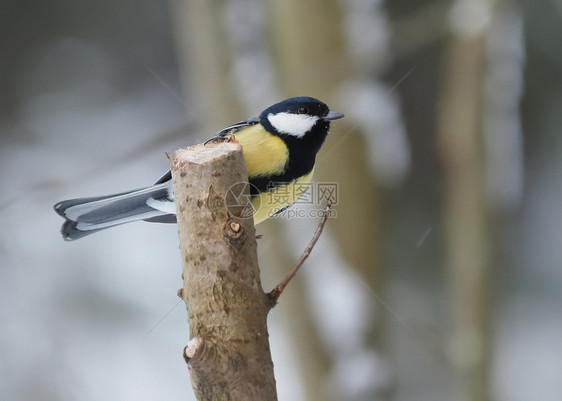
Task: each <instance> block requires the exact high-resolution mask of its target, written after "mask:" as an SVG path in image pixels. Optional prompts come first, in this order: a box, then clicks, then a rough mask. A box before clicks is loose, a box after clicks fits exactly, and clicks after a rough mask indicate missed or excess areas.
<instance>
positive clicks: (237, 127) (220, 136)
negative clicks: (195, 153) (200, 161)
mask: <svg viewBox="0 0 562 401" xmlns="http://www.w3.org/2000/svg"><path fill="white" fill-rule="evenodd" d="M259 122H260V120H258V119H257V118H250V119H248V120H244V121H240V122H238V123H236V124H232V125H230V126H228V127H226V128H224V129H222V130H220V131H219V132H217V133H216V134H215V135H213V136H212V137H211V138H210V139H207V140H206V141H205V144H207V143H209V142H211V141H216V140H221V139H225V138H226V136H227V135H228V134H233V133H235V132H238V131H240V130H241V129H244V128H247V127H251V126H252V125H256V124H258V123H259Z"/></svg>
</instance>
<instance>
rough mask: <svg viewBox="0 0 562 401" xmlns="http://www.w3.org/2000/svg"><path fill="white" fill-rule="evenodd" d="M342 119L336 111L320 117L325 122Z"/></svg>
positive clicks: (341, 115) (340, 114)
mask: <svg viewBox="0 0 562 401" xmlns="http://www.w3.org/2000/svg"><path fill="white" fill-rule="evenodd" d="M342 117H343V114H342V113H338V112H337V111H330V112H329V113H328V114H326V115H325V116H324V117H322V119H323V120H325V121H333V120H337V119H339V118H342Z"/></svg>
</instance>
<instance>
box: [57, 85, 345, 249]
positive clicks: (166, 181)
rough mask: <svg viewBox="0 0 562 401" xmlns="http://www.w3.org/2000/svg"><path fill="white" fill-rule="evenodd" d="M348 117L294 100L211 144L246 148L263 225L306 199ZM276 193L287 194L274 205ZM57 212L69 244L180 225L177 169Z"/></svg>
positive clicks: (257, 218) (62, 205) (311, 101)
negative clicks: (117, 231)
mask: <svg viewBox="0 0 562 401" xmlns="http://www.w3.org/2000/svg"><path fill="white" fill-rule="evenodd" d="M342 117H344V115H343V114H342V113H338V112H335V111H330V109H329V108H328V106H327V105H326V104H325V103H323V102H321V101H320V100H318V99H315V98H313V97H307V96H298V97H292V98H289V99H286V100H283V101H281V102H278V103H276V104H274V105H272V106H270V107H268V108H266V109H265V110H264V111H263V112H262V113H261V114H260V115H259V117H257V118H250V119H247V120H244V121H240V122H238V123H236V124H233V125H230V126H228V127H226V128H224V129H222V130H221V131H219V132H217V133H216V134H215V135H213V136H212V137H211V138H210V139H209V140H207V141H206V142H205V144H207V143H208V142H210V141H217V140H225V139H228V138H230V136H231V135H233V136H234V137H235V138H236V140H237V141H238V142H239V143H240V144H241V145H242V152H243V156H244V162H245V164H246V170H247V173H248V182H249V186H250V199H251V204H252V206H253V207H255V211H254V213H253V216H252V217H253V219H254V224H258V223H261V222H262V221H264V220H266V219H267V218H269V217H272V216H273V215H275V214H276V213H280V212H281V211H283V210H284V209H286V208H288V207H290V206H291V205H292V204H294V203H295V202H296V201H297V200H298V198H299V197H300V196H301V195H302V193H299V190H296V188H305V187H306V184H309V183H310V182H311V180H312V175H313V172H314V165H315V160H316V155H317V153H318V151H319V150H320V148H321V147H322V144H323V143H324V141H325V139H326V137H327V135H328V133H329V130H330V122H331V121H334V120H337V119H340V118H342ZM301 192H302V191H301ZM276 193H279V194H281V193H282V194H283V196H279V197H278V199H277V202H272V201H271V199H272V198H273V196H274V195H275V194H276ZM279 202H281V204H280V203H279ZM258 205H259V207H258ZM264 205H265V206H264ZM54 209H55V211H56V212H57V213H58V214H59V215H60V216H62V217H63V218H64V219H65V221H64V223H63V225H62V227H61V234H62V236H63V238H64V239H65V240H67V241H72V240H76V239H79V238H82V237H85V236H87V235H90V234H93V233H95V232H98V231H100V230H104V229H107V228H110V227H114V226H117V225H121V224H125V223H129V222H133V221H138V220H144V221H148V222H161V223H175V222H176V221H177V220H176V208H175V203H174V195H173V188H172V174H171V170H168V171H167V172H166V173H165V174H164V175H162V177H161V178H160V179H158V180H157V181H156V183H155V184H154V185H152V186H150V187H146V188H141V189H137V190H132V191H127V192H122V193H118V194H114V195H106V196H96V197H88V198H78V199H69V200H64V201H61V202H58V203H56V204H55V205H54Z"/></svg>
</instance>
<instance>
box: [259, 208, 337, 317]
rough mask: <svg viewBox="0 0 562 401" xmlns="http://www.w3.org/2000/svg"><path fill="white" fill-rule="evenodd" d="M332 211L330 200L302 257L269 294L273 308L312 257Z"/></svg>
mask: <svg viewBox="0 0 562 401" xmlns="http://www.w3.org/2000/svg"><path fill="white" fill-rule="evenodd" d="M331 209H332V201H331V200H328V202H327V203H326V208H325V209H324V214H323V215H322V219H320V223H318V227H316V231H315V232H314V235H313V236H312V239H311V240H310V242H309V243H308V245H307V246H306V248H305V249H304V252H303V253H302V255H301V257H300V258H299V260H298V261H297V263H296V264H295V266H293V268H292V269H291V271H290V272H289V273H288V274H287V276H286V277H285V278H284V279H283V281H281V282H280V283H279V284H277V286H276V287H275V288H274V289H273V290H271V291H270V292H269V293H267V297H268V298H269V301H270V307H271V308H273V307H274V306H275V305H277V301H278V300H279V297H280V296H281V294H282V293H283V291H284V290H285V287H287V285H288V284H289V283H290V282H291V280H292V279H293V278H294V277H295V275H296V274H297V272H298V271H299V269H300V267H301V266H302V265H303V263H304V261H305V260H306V259H307V258H308V257H309V256H310V252H312V248H314V245H316V242H318V239H319V238H320V235H322V230H324V226H325V225H326V221H328V216H329V212H330V210H331Z"/></svg>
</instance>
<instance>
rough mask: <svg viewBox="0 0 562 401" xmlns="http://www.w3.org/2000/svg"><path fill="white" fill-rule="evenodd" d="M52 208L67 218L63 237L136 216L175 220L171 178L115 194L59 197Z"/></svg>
mask: <svg viewBox="0 0 562 401" xmlns="http://www.w3.org/2000/svg"><path fill="white" fill-rule="evenodd" d="M171 206H172V207H171ZM55 211H56V212H57V213H58V214H59V215H61V216H63V217H64V218H65V219H66V221H65V222H64V224H63V226H62V228H61V233H62V235H63V237H64V239H66V240H74V239H78V238H82V237H84V236H86V235H90V234H93V233H95V232H97V231H99V230H103V229H105V228H109V227H113V226H116V225H120V224H125V223H129V222H132V221H137V220H147V221H157V222H173V221H175V215H173V214H171V212H172V211H173V195H172V187H171V183H170V182H165V183H161V184H158V185H154V186H152V187H148V188H143V189H139V190H136V191H129V192H123V193H120V194H115V195H109V196H98V197H92V198H80V199H70V200H66V201H62V202H59V203H57V204H56V205H55ZM172 213H173V212H172Z"/></svg>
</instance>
